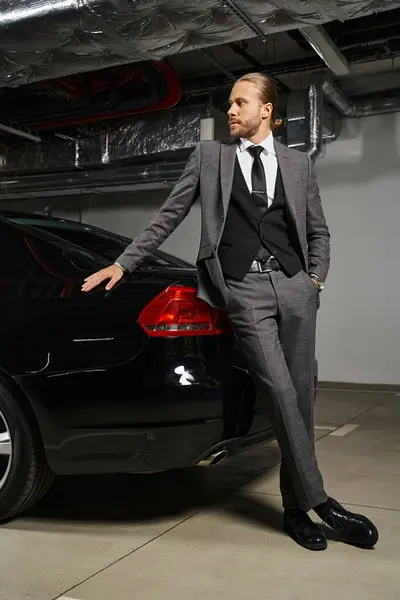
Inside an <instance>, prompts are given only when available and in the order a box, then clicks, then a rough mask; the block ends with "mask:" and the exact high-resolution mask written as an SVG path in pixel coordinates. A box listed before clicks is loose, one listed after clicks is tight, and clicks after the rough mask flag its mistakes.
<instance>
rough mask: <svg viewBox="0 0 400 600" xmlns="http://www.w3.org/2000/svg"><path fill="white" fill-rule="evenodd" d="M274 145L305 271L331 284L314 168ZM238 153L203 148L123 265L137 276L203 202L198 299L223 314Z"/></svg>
mask: <svg viewBox="0 0 400 600" xmlns="http://www.w3.org/2000/svg"><path fill="white" fill-rule="evenodd" d="M274 145H275V151H276V156H277V160H278V164H279V167H280V170H281V174H282V181H283V186H284V189H285V194H286V200H287V204H288V210H289V211H290V214H291V216H292V218H293V221H294V223H295V225H296V228H297V232H298V236H299V240H300V245H301V249H302V253H303V262H304V265H305V268H306V270H307V272H311V273H315V274H316V275H318V276H319V277H320V278H321V279H322V280H325V279H326V276H327V274H328V270H329V263H330V235H329V230H328V227H327V225H326V221H325V217H324V213H323V210H322V205H321V199H320V195H319V189H318V184H317V180H316V176H315V172H314V169H313V166H312V163H311V161H310V159H309V157H308V155H307V154H306V153H303V152H299V151H298V150H294V149H291V148H287V147H286V146H284V145H282V144H280V143H279V142H277V141H274ZM236 149H237V144H236V142H234V141H233V140H229V141H228V142H220V141H216V142H201V143H198V144H197V145H196V148H195V150H194V151H193V153H192V154H191V156H190V157H189V160H188V162H187V164H186V167H185V170H184V172H183V173H182V176H181V177H180V179H179V181H178V182H177V184H176V186H175V187H174V189H173V190H172V192H171V194H170V195H169V197H168V199H167V200H166V201H165V202H164V204H163V205H162V206H161V208H160V210H159V212H158V213H157V214H156V216H155V217H154V219H152V221H151V222H150V224H149V225H148V227H146V229H144V230H143V231H142V233H141V234H140V235H139V236H138V237H136V238H135V239H134V240H133V242H132V243H131V244H130V245H129V246H128V247H127V248H126V250H125V252H124V253H123V254H122V255H121V256H120V257H119V258H118V260H117V262H118V263H119V264H120V265H121V266H122V267H124V268H125V269H127V270H128V271H130V272H131V271H133V270H134V269H135V268H136V267H138V266H139V265H140V263H141V262H142V261H143V260H144V259H145V258H146V257H147V256H149V255H150V254H152V253H153V252H154V251H155V250H156V249H157V248H158V247H159V246H161V244H162V243H163V242H164V241H165V240H166V239H167V238H168V236H169V235H171V233H172V232H173V231H174V230H175V229H176V228H177V227H178V225H179V224H180V223H181V222H182V220H183V219H184V218H185V217H186V215H187V214H188V212H189V210H190V208H191V206H192V205H193V204H194V202H195V201H196V200H197V199H198V198H199V199H200V203H201V240H200V248H199V252H198V256H197V261H196V263H197V272H198V290H197V295H198V297H199V298H202V299H203V300H205V301H206V302H208V303H209V304H211V305H212V306H215V307H219V308H223V307H224V306H225V304H226V291H225V283H224V277H223V275H222V271H221V266H220V264H219V260H218V245H219V241H220V239H221V236H222V232H223V228H224V223H225V218H226V215H227V211H228V206H229V201H230V196H231V190H232V181H233V172H234V165H235V158H236Z"/></svg>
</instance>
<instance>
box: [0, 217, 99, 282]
mask: <svg viewBox="0 0 400 600" xmlns="http://www.w3.org/2000/svg"><path fill="white" fill-rule="evenodd" d="M106 265H107V262H106V261H105V260H104V259H103V258H101V257H99V256H97V255H95V254H94V253H91V252H89V251H88V250H86V249H83V248H80V247H78V246H73V245H71V244H70V243H68V242H66V241H64V240H62V239H60V238H57V237H56V236H53V235H51V234H48V233H45V232H43V231H39V230H35V229H34V228H30V227H28V226H12V225H10V224H9V223H7V222H5V221H3V220H0V279H1V280H3V281H4V279H6V280H10V279H14V280H15V279H32V278H36V277H40V276H49V277H52V278H57V279H70V280H82V279H84V277H85V276H86V275H87V274H88V273H92V272H94V271H97V270H99V269H102V268H103V267H105V266H106Z"/></svg>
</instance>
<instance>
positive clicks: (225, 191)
mask: <svg viewBox="0 0 400 600" xmlns="http://www.w3.org/2000/svg"><path fill="white" fill-rule="evenodd" d="M236 149H237V144H236V143H235V141H228V142H227V143H224V144H221V152H220V173H221V190H222V203H223V206H224V216H225V217H226V214H227V212H228V207H229V202H230V199H231V193H232V183H233V173H234V170H235V158H236Z"/></svg>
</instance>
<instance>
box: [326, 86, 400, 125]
mask: <svg viewBox="0 0 400 600" xmlns="http://www.w3.org/2000/svg"><path fill="white" fill-rule="evenodd" d="M321 89H322V93H323V95H324V96H325V98H326V100H327V101H328V102H330V104H332V105H333V106H334V107H335V108H336V109H337V110H338V111H339V112H340V113H341V114H342V115H343V116H344V117H347V118H362V117H372V116H376V115H385V114H392V113H396V112H399V111H400V96H393V97H387V98H369V99H368V100H358V101H354V102H353V101H352V100H350V99H349V98H348V97H347V96H346V94H345V93H344V92H343V91H342V90H341V89H340V87H339V86H338V85H337V84H336V83H335V82H333V81H330V80H328V79H325V80H324V81H322V83H321Z"/></svg>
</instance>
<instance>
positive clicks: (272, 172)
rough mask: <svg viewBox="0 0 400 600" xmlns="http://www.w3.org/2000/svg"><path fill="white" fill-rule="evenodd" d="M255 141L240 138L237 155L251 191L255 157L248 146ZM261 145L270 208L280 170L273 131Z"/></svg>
mask: <svg viewBox="0 0 400 600" xmlns="http://www.w3.org/2000/svg"><path fill="white" fill-rule="evenodd" d="M254 145H255V144H253V142H250V140H245V139H243V138H240V144H238V148H237V152H236V153H237V157H238V160H239V164H240V168H241V169H242V173H243V177H244V179H245V181H246V183H247V187H248V188H249V191H250V193H251V192H252V191H253V189H252V185H251V169H252V166H253V161H254V158H253V157H252V155H251V154H250V152H248V148H250V147H251V146H254ZM259 146H262V147H263V148H264V150H263V151H262V153H261V155H260V156H261V162H262V164H263V166H264V171H265V179H266V181H267V195H268V208H269V207H270V206H271V204H272V203H273V201H274V196H275V184H276V174H277V171H278V161H277V159H276V154H275V148H274V138H273V135H272V133H270V134H269V136H268V137H267V138H265V140H264V141H263V142H261V144H259Z"/></svg>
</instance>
